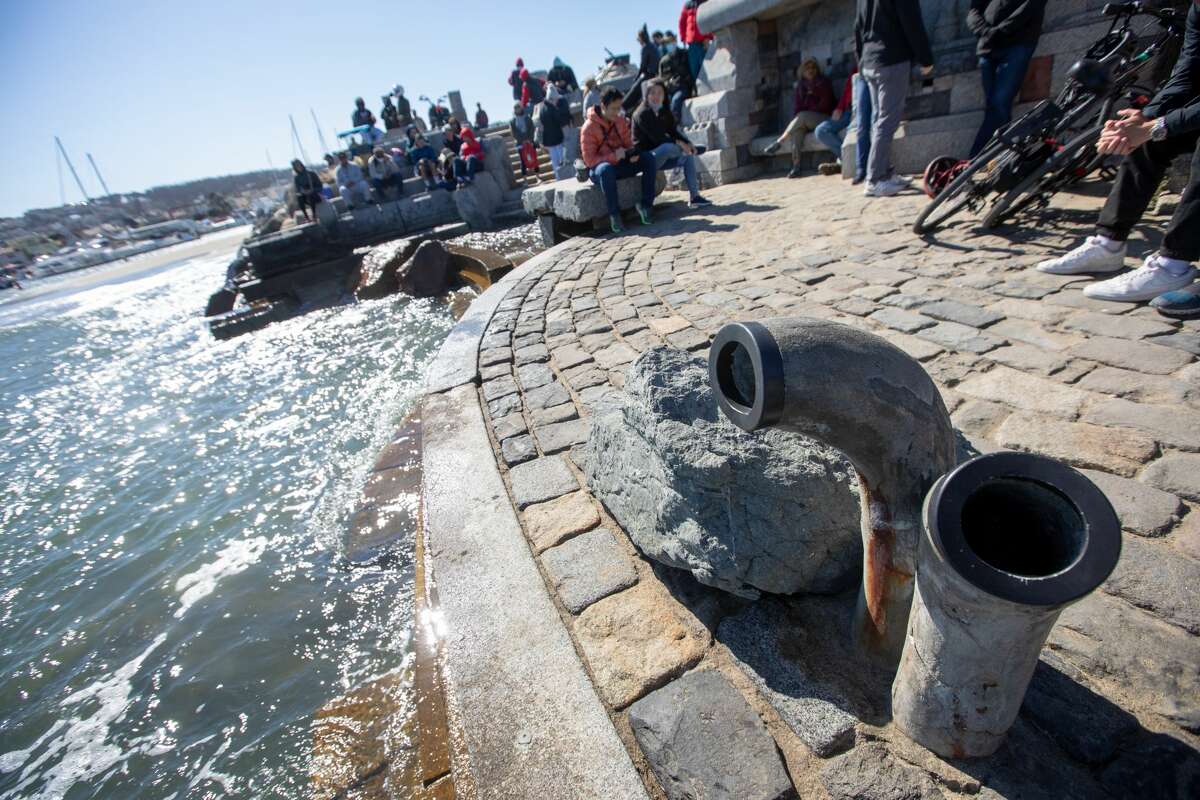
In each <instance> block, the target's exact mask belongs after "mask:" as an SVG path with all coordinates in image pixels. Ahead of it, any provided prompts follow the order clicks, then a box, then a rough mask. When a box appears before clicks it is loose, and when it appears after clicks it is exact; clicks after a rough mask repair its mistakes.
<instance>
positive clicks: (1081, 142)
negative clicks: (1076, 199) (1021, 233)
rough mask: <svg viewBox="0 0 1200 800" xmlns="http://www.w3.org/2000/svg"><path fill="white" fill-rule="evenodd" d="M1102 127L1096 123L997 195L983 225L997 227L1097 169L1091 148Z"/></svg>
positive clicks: (1096, 162)
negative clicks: (1077, 172) (1014, 184)
mask: <svg viewBox="0 0 1200 800" xmlns="http://www.w3.org/2000/svg"><path fill="white" fill-rule="evenodd" d="M1101 130H1103V128H1102V127H1101V126H1099V125H1097V126H1094V127H1092V128H1089V129H1088V130H1086V131H1084V132H1083V133H1081V134H1079V135H1078V136H1076V137H1075V138H1074V139H1072V140H1071V141H1069V142H1067V144H1066V145H1065V146H1064V147H1063V149H1062V150H1059V151H1058V152H1057V153H1055V154H1054V155H1052V156H1050V157H1049V158H1047V159H1046V160H1045V162H1043V163H1042V165H1041V166H1039V167H1038V168H1037V169H1035V170H1034V171H1033V172H1031V173H1030V174H1029V175H1028V176H1027V177H1025V179H1024V180H1022V181H1021V182H1020V183H1018V184H1017V185H1016V186H1014V187H1013V188H1012V189H1010V190H1009V191H1008V192H1006V193H1005V194H1003V195H1001V196H1000V197H998V198H996V200H995V202H993V203H992V207H991V208H990V209H988V213H987V214H986V215H985V216H984V218H983V223H982V225H983V227H985V228H994V227H996V226H997V225H999V224H1000V223H1001V222H1003V221H1004V220H1006V219H1008V218H1010V217H1013V216H1015V215H1017V214H1019V213H1021V212H1022V211H1024V210H1025V209H1026V208H1028V207H1029V206H1030V205H1031V204H1033V203H1034V202H1036V201H1038V200H1041V199H1045V200H1047V201H1048V200H1049V198H1050V197H1051V196H1052V195H1053V194H1054V193H1055V192H1057V191H1058V190H1059V189H1061V188H1063V187H1064V186H1066V185H1067V184H1069V183H1073V182H1075V181H1077V180H1079V179H1080V178H1082V177H1083V176H1084V175H1086V174H1087V173H1088V172H1091V171H1092V170H1093V169H1095V167H1096V166H1097V165H1098V163H1099V161H1100V160H1101V159H1099V158H1098V157H1097V156H1096V153H1095V152H1094V150H1093V149H1092V148H1093V147H1094V146H1095V144H1096V140H1097V139H1099V138H1100V131H1101ZM1077 170H1082V171H1083V172H1082V174H1076V171H1077ZM1068 173H1069V174H1068Z"/></svg>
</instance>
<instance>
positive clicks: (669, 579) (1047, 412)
mask: <svg viewBox="0 0 1200 800" xmlns="http://www.w3.org/2000/svg"><path fill="white" fill-rule="evenodd" d="M712 5H715V3H714V4H712ZM726 91H734V92H736V91H739V89H737V88H733V89H729V90H726ZM711 198H712V199H713V200H714V201H715V203H716V205H714V206H713V207H711V208H708V209H703V210H697V211H686V210H683V209H682V206H681V204H677V205H676V206H674V207H673V210H667V209H660V219H659V220H658V221H657V222H656V223H655V225H653V226H652V227H647V228H638V229H636V230H634V231H632V232H631V233H629V234H627V235H624V236H604V237H598V238H591V237H586V238H585V237H580V238H576V239H572V240H570V241H568V242H566V243H564V244H562V245H559V246H557V247H555V248H553V249H551V250H549V251H547V252H545V253H543V254H542V255H540V256H539V257H537V258H535V259H533V260H532V261H530V262H528V263H526V264H525V265H523V266H522V267H520V268H518V269H517V270H515V271H514V272H513V273H512V274H511V275H509V276H508V277H506V278H505V279H504V280H503V281H501V282H500V283H499V284H497V285H496V286H494V287H493V288H492V289H491V290H489V291H488V292H487V293H486V294H484V295H483V296H482V297H481V298H480V299H479V300H478V301H477V302H476V303H475V304H474V305H473V306H472V308H471V310H470V312H469V313H468V315H467V316H466V317H464V319H463V321H462V322H461V324H460V325H459V326H458V327H457V328H455V330H454V332H453V333H452V334H451V335H450V338H449V339H448V340H447V342H446V344H445V345H444V347H443V349H442V352H441V355H440V356H439V358H438V360H437V361H436V363H435V364H434V367H433V369H432V370H431V373H430V375H429V383H428V392H429V394H428V396H427V398H426V401H425V408H424V414H423V418H424V419H425V421H426V425H427V428H426V433H425V454H424V460H425V487H424V504H423V513H424V531H423V536H424V539H425V543H426V546H427V553H428V562H429V568H430V570H431V573H432V575H431V576H432V579H433V581H434V582H435V584H436V586H437V590H436V591H437V595H438V598H439V600H440V603H441V609H440V614H441V620H442V621H443V622H444V627H445V631H446V647H445V651H446V662H445V664H444V674H445V680H446V685H447V692H448V706H449V710H450V713H449V716H450V720H451V726H452V728H453V730H454V736H455V737H456V740H458V741H461V743H462V745H463V747H462V755H461V756H460V757H459V758H458V760H457V761H456V763H455V764H454V770H455V776H456V778H457V776H458V775H459V774H460V773H462V774H464V775H466V774H469V775H471V776H472V778H473V781H474V785H475V787H476V790H477V793H478V795H479V796H481V797H513V798H518V797H522V798H523V797H538V798H543V799H549V798H578V797H606V798H624V797H638V798H642V797H654V798H662V797H667V798H678V797H730V798H734V797H736V798H745V799H753V798H764V799H765V798H784V797H796V796H800V797H805V798H809V797H817V798H835V799H840V798H872V799H873V798H879V799H880V800H882V798H957V797H967V796H971V797H976V796H977V797H980V798H994V797H1006V798H1133V797H1137V798H1151V797H1153V798H1185V797H1196V796H1198V795H1200V750H1198V748H1200V737H1198V736H1197V733H1200V364H1197V356H1198V355H1200V328H1197V326H1196V325H1195V324H1192V323H1188V324H1184V325H1181V324H1179V323H1177V322H1171V321H1167V320H1164V319H1163V318H1161V317H1159V316H1157V315H1156V314H1154V313H1153V312H1152V311H1151V310H1149V309H1148V308H1145V307H1144V306H1132V305H1122V304H1115V303H1107V302H1099V301H1094V300H1091V299H1089V298H1087V297H1085V296H1084V295H1083V293H1082V291H1081V287H1082V286H1083V285H1084V284H1085V283H1086V279H1079V278H1070V277H1054V276H1048V275H1043V274H1040V273H1037V272H1035V271H1033V270H1032V269H1031V266H1032V265H1033V263H1035V262H1036V261H1038V260H1039V259H1041V258H1044V257H1046V256H1047V255H1049V254H1052V253H1057V252H1060V251H1061V250H1062V249H1063V248H1064V247H1066V246H1068V245H1069V244H1071V243H1073V242H1075V241H1076V240H1077V239H1078V238H1079V237H1080V236H1082V235H1084V234H1085V233H1086V232H1087V231H1088V226H1089V222H1090V220H1091V219H1093V218H1094V213H1095V211H1096V210H1097V208H1098V206H1099V200H1098V199H1096V198H1088V197H1073V198H1061V200H1060V199H1058V198H1056V202H1055V205H1056V207H1059V210H1058V211H1057V212H1056V213H1054V214H1051V215H1048V216H1046V217H1044V218H1043V219H1042V220H1040V221H1039V223H1038V224H1037V225H1036V226H1032V225H1031V226H1028V227H1025V228H1023V229H1020V230H1016V229H1006V230H1004V231H1003V232H1002V234H1003V235H1002V234H1001V233H982V232H979V231H976V230H973V229H972V228H971V227H970V226H969V225H965V224H959V225H956V226H952V227H951V228H949V229H948V230H947V231H946V232H945V233H944V234H943V235H941V236H940V237H939V238H938V239H937V240H922V239H918V238H915V237H914V236H913V235H912V234H911V233H910V232H909V225H910V222H911V219H912V218H913V216H914V215H915V214H916V213H917V211H918V209H919V208H920V206H921V204H922V203H923V202H924V198H923V197H921V196H919V195H916V194H915V193H914V194H907V195H902V196H899V197H897V198H894V199H892V200H887V201H875V200H867V199H865V198H863V197H862V195H861V193H860V192H858V191H856V190H855V189H854V188H851V187H850V186H849V184H848V183H847V182H843V181H840V180H839V179H837V178H808V179H804V180H799V181H788V180H784V179H764V180H759V181H755V182H752V183H742V184H737V185H731V186H722V187H718V188H717V189H715V190H714V191H713V192H712V193H711ZM1161 223H1162V220H1161V219H1159V218H1152V219H1150V220H1148V222H1147V225H1146V226H1145V229H1146V230H1150V229H1153V228H1157V229H1161ZM1154 244H1155V240H1154V237H1153V236H1148V235H1144V234H1142V233H1139V234H1137V236H1136V237H1135V238H1134V240H1133V241H1132V242H1131V245H1132V251H1133V252H1132V253H1131V263H1132V257H1133V256H1141V255H1142V254H1143V253H1144V252H1145V251H1147V250H1148V249H1150V248H1152V247H1153V246H1154ZM777 315H803V316H810V317H817V318H822V319H830V320H836V321H839V322H842V323H845V324H847V325H851V326H854V327H857V328H861V329H863V330H868V331H871V332H873V333H876V334H878V335H880V336H883V337H885V338H886V339H888V340H889V341H891V342H892V343H894V344H895V345H897V346H898V347H900V348H901V349H903V350H904V351H905V352H907V353H909V354H910V355H912V356H913V357H914V358H916V359H918V360H919V361H920V362H921V363H922V365H923V366H924V367H925V369H926V370H927V371H928V373H929V374H930V375H931V376H932V377H933V379H934V381H935V382H936V384H937V387H938V389H939V390H940V392H941V393H942V397H943V399H944V400H945V403H946V405H947V407H948V409H949V410H950V411H951V414H952V420H953V422H954V425H955V427H956V429H957V431H958V434H959V447H960V451H961V453H960V455H961V456H966V455H968V454H970V453H975V452H989V451H994V450H998V449H1005V448H1007V449H1013V450H1020V451H1028V452H1035V453H1042V454H1045V455H1048V456H1051V457H1054V458H1057V459H1061V460H1063V461H1065V462H1066V463H1068V464H1070V465H1072V466H1074V467H1076V468H1078V469H1080V470H1083V471H1084V472H1085V474H1087V475H1088V476H1089V477H1090V478H1091V479H1092V480H1093V481H1095V482H1096V483H1097V485H1098V486H1099V487H1100V488H1101V489H1102V490H1103V491H1104V492H1105V494H1107V496H1108V497H1109V499H1110V500H1111V501H1112V503H1113V505H1114V506H1115V508H1116V510H1117V512H1118V514H1119V516H1120V518H1121V521H1122V525H1123V528H1124V532H1123V539H1124V542H1123V547H1124V551H1123V555H1122V557H1121V560H1120V563H1119V565H1118V566H1117V569H1116V571H1115V572H1114V573H1113V575H1112V576H1111V578H1110V579H1109V580H1108V581H1107V582H1106V583H1105V584H1104V585H1103V586H1102V588H1101V590H1100V591H1098V592H1096V593H1095V594H1093V595H1091V596H1089V597H1087V598H1085V599H1084V600H1083V601H1082V602H1080V603H1078V604H1077V605H1075V606H1072V607H1071V608H1069V609H1068V610H1067V611H1066V612H1065V613H1064V614H1063V616H1062V618H1061V619H1060V620H1059V622H1058V624H1057V625H1056V626H1055V628H1054V629H1053V631H1052V633H1051V635H1050V638H1049V641H1048V643H1047V645H1046V647H1045V649H1044V650H1043V651H1042V654H1041V661H1040V663H1039V664H1038V667H1037V670H1036V672H1035V675H1034V678H1033V682H1032V685H1031V686H1030V689H1029V692H1028V694H1027V695H1026V697H1025V701H1024V705H1023V707H1022V710H1021V713H1020V716H1019V717H1018V719H1017V722H1016V724H1015V726H1014V727H1013V729H1012V730H1011V732H1010V733H1009V735H1008V737H1007V739H1006V741H1005V743H1004V744H1003V745H1002V746H1001V748H1000V750H999V751H998V752H997V753H996V754H995V755H993V756H990V757H988V758H983V759H977V760H963V759H944V758H941V757H938V756H936V755H934V754H932V753H930V752H928V751H926V750H924V749H922V748H921V747H919V746H917V745H915V744H914V743H912V742H911V741H910V740H908V739H907V738H906V737H905V736H904V735H903V734H901V733H900V732H899V731H898V730H896V728H895V727H894V725H893V724H892V722H891V720H890V709H889V703H888V688H889V686H890V682H891V677H892V676H891V674H890V673H889V672H887V671H884V670H881V669H879V668H877V667H873V666H871V665H868V664H867V663H864V662H863V660H862V659H861V657H860V656H858V654H857V653H856V652H854V651H853V649H852V648H851V646H850V644H849V642H848V641H847V637H846V635H845V634H846V631H847V630H848V625H849V620H850V617H851V615H852V613H853V602H854V590H853V589H847V590H845V591H843V592H841V593H837V594H831V595H830V594H827V595H800V594H796V595H768V594H764V595H763V596H762V597H760V598H759V599H757V600H755V599H750V598H747V597H738V596H735V595H734V594H731V593H727V592H724V591H721V590H719V589H715V588H711V587H709V586H705V585H702V584H701V583H699V582H698V581H697V580H696V579H694V578H693V577H692V576H691V575H690V574H689V573H688V572H686V571H684V570H678V569H673V568H670V567H665V566H663V565H661V564H658V563H656V562H653V561H650V560H648V559H647V558H645V557H644V556H643V555H642V554H641V553H640V552H639V550H638V549H637V547H635V545H634V544H633V541H632V540H631V539H630V537H629V536H628V534H627V532H626V531H625V530H624V529H623V528H622V526H621V525H620V524H619V523H618V522H617V520H616V519H614V517H613V515H612V514H610V513H609V510H608V509H606V508H605V507H604V506H603V505H602V504H601V503H599V502H598V501H597V500H596V499H595V498H594V497H593V495H592V494H591V493H590V492H589V490H588V484H587V481H586V480H585V477H584V476H585V472H586V467H587V462H586V458H587V451H586V450H585V448H584V447H583V446H582V445H583V444H584V443H585V442H586V440H587V438H588V431H589V427H590V425H591V424H592V422H593V420H594V419H596V418H597V413H598V411H600V410H601V409H602V407H604V406H606V404H607V403H608V402H609V401H611V400H612V399H614V398H615V397H617V396H619V393H621V392H622V391H623V389H624V386H625V376H626V370H627V368H628V366H629V365H630V364H631V363H632V362H633V361H634V360H635V359H636V358H637V357H638V355H639V354H640V353H641V352H644V351H646V350H648V349H650V348H654V347H663V346H665V347H671V348H677V349H679V350H683V351H687V352H690V353H694V354H697V355H701V356H703V355H705V354H706V351H707V348H708V346H709V341H710V337H711V336H712V335H713V333H714V332H715V331H717V330H718V329H719V328H720V327H721V326H722V325H723V324H725V323H727V322H729V321H731V320H752V319H756V318H762V317H768V316H777ZM854 524H855V525H857V521H855V522H854ZM456 782H457V780H456Z"/></svg>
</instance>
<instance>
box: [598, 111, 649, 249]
mask: <svg viewBox="0 0 1200 800" xmlns="http://www.w3.org/2000/svg"><path fill="white" fill-rule="evenodd" d="M623 96H624V95H622V94H621V90H620V89H606V90H605V91H604V94H602V95H601V96H600V104H599V105H597V106H594V107H592V108H589V109H588V113H587V122H585V123H583V130H581V131H580V132H579V142H580V145H581V146H582V149H583V163H584V164H585V165H586V166H587V169H588V175H589V177H591V179H592V183H594V184H596V185H597V186H599V187H600V190H601V191H602V192H604V200H605V204H606V205H607V206H608V221H609V224H610V225H611V226H612V230H613V233H620V232H621V231H622V230H623V228H622V226H621V199H620V196H619V195H618V194H617V181H618V180H619V179H621V178H631V177H633V176H634V175H637V174H639V173H640V174H641V176H642V198H641V201H640V202H639V203H638V204H637V212H638V216H639V217H640V218H641V221H642V224H643V225H649V224H650V223H651V218H650V213H651V209H652V208H653V207H654V190H655V188H656V187H655V179H656V178H657V167H656V165H655V162H654V155H653V154H651V153H638V152H637V151H636V150H635V149H634V148H633V136H632V134H631V132H630V130H629V121H628V120H627V119H625V117H624V116H623V115H622V114H621V100H622V98H623Z"/></svg>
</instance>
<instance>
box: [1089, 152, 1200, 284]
mask: <svg viewBox="0 0 1200 800" xmlns="http://www.w3.org/2000/svg"><path fill="white" fill-rule="evenodd" d="M1186 153H1192V173H1191V177H1190V178H1188V184H1187V188H1185V189H1184V190H1183V196H1182V197H1180V198H1179V207H1178V208H1177V209H1175V214H1174V215H1173V216H1172V217H1171V222H1170V224H1169V225H1167V231H1166V233H1165V234H1164V235H1163V241H1162V247H1160V248H1159V253H1161V254H1162V255H1163V256H1166V257H1167V258H1178V259H1180V260H1181V261H1196V260H1200V133H1186V134H1183V135H1182V136H1173V137H1171V138H1170V139H1167V140H1166V141H1163V142H1146V143H1145V144H1144V145H1142V146H1141V147H1139V148H1138V149H1137V150H1134V151H1133V152H1132V153H1130V154H1129V155H1128V156H1126V157H1125V162H1124V163H1123V164H1122V165H1121V169H1120V171H1119V172H1118V173H1117V180H1116V182H1115V183H1114V184H1113V188H1112V191H1110V192H1109V193H1108V201H1107V202H1105V204H1104V210H1103V211H1101V212H1100V222H1099V224H1098V225H1097V229H1098V230H1099V232H1100V233H1101V234H1102V235H1104V236H1107V237H1108V238H1110V239H1115V240H1117V241H1119V242H1123V241H1125V239H1127V238H1128V237H1129V232H1130V231H1131V230H1133V226H1134V225H1136V224H1137V223H1138V221H1139V220H1140V219H1141V218H1142V214H1144V213H1145V211H1146V207H1147V206H1148V205H1150V200H1151V199H1153V197H1154V192H1155V190H1156V189H1158V185H1159V183H1161V182H1162V179H1163V175H1164V174H1166V171H1167V167H1169V166H1170V165H1171V161H1172V160H1173V159H1175V158H1177V157H1179V156H1181V155H1184V154H1186Z"/></svg>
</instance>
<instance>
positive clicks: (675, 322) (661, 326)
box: [647, 316, 690, 336]
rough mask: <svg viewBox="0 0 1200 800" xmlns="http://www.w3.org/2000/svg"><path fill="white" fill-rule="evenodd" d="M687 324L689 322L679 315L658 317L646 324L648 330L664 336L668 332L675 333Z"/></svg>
mask: <svg viewBox="0 0 1200 800" xmlns="http://www.w3.org/2000/svg"><path fill="white" fill-rule="evenodd" d="M688 325H690V323H689V322H688V321H687V320H686V319H684V318H683V317H679V316H669V317H661V318H659V319H655V320H651V321H650V322H648V323H647V326H648V327H649V328H650V330H651V331H653V332H654V333H655V334H657V335H659V336H666V335H667V334H669V333H676V332H677V331H681V330H683V329H684V328H687V327H688Z"/></svg>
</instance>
